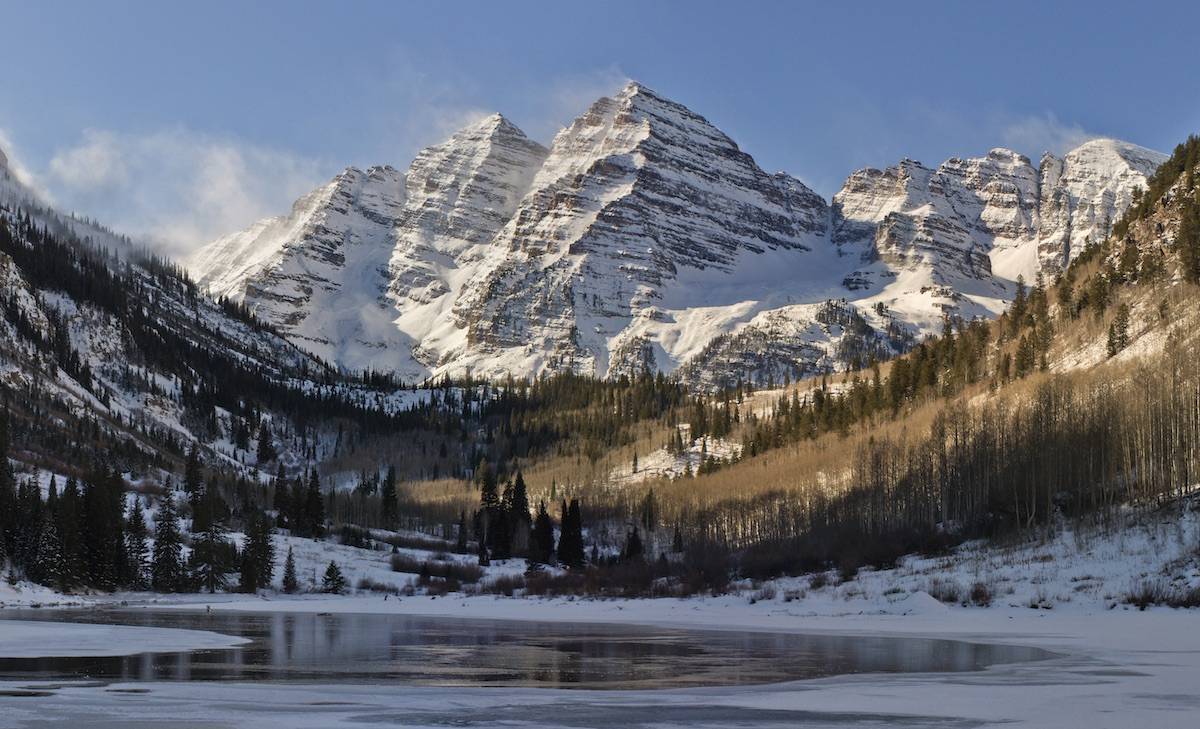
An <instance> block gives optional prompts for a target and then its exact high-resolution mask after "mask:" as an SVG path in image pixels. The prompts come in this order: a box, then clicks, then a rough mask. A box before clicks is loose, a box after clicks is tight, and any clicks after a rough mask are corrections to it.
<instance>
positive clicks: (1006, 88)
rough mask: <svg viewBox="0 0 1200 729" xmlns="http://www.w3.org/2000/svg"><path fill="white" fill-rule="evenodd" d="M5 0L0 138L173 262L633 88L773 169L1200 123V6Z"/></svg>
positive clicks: (820, 172) (1158, 132) (1027, 147)
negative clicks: (321, 200)
mask: <svg viewBox="0 0 1200 729" xmlns="http://www.w3.org/2000/svg"><path fill="white" fill-rule="evenodd" d="M838 5H842V4H838V3H817V2H812V3H808V2H790V3H784V2H778V3H767V2H762V3H753V2H742V3H733V2H726V3H718V2H697V1H692V2H649V1H645V0H644V1H643V2H605V3H598V2H589V3H582V2H479V3H475V2H465V1H459V2H454V3H422V4H418V3H416V2H412V3H404V2H347V3H331V2H328V0H325V1H323V2H294V3H286V4H285V3H278V4H277V3H268V2H256V3H246V2H239V3H234V2H204V3H194V2H193V3H175V2H168V3H161V2H153V3H151V2H146V3H135V2H126V3H121V2H105V3H93V2H86V3H85V2H79V3H74V2H66V1H62V2H45V3H42V2H29V1H28V0H21V1H14V2H9V1H8V0H0V18H3V27H4V29H5V30H4V32H3V40H2V41H0V42H2V45H0V53H2V54H3V58H4V59H5V63H4V64H3V68H4V74H3V82H2V83H0V134H2V135H3V137H2V139H3V140H4V142H3V143H4V144H5V146H6V147H7V148H9V149H10V151H11V152H12V153H13V156H14V157H15V158H16V159H17V160H18V161H19V163H20V164H21V165H22V166H23V167H24V168H25V169H26V170H27V171H28V172H29V173H30V174H31V175H32V176H33V177H34V178H35V179H36V180H37V183H38V184H39V185H40V186H41V187H42V188H43V189H44V190H45V191H47V192H48V193H49V194H50V196H51V197H52V198H53V199H54V200H55V201H56V202H57V203H59V204H60V205H62V206H64V207H67V208H71V209H75V210H77V211H79V212H83V213H87V214H91V215H95V216H97V217H100V218H101V219H103V220H106V221H111V222H112V223H113V224H115V225H117V226H120V227H122V228H125V229H128V230H131V231H132V232H135V233H146V234H152V235H157V236H160V237H163V238H165V239H166V240H167V241H168V242H167V247H168V248H169V249H170V250H173V251H180V250H183V249H186V248H187V247H190V246H191V245H194V244H195V243H196V242H199V241H201V240H203V239H205V238H207V237H209V236H211V235H214V234H216V233H219V232H224V231H227V230H230V229H232V228H234V227H240V226H242V225H244V224H246V223H248V222H250V221H251V220H252V219H254V218H256V217H258V216H260V215H262V214H264V213H275V212H282V211H283V210H285V209H286V206H287V205H288V203H289V202H290V201H291V200H292V199H293V198H295V197H296V196H297V195H298V194H299V193H300V192H302V191H304V190H306V189H308V188H310V187H312V186H313V185H315V184H317V183H319V182H320V181H322V180H323V179H325V178H327V177H329V176H331V175H332V174H334V173H336V172H337V171H338V170H340V169H341V168H342V167H344V166H345V165H348V164H356V165H368V164H375V163H391V164H394V165H396V166H401V167H403V166H406V165H407V164H408V162H409V161H410V160H411V159H412V156H413V155H414V154H415V152H416V151H417V150H418V149H420V148H421V147H422V146H424V145H427V144H431V143H434V142H437V141H439V140H440V139H442V138H444V137H445V136H446V135H448V134H449V133H450V132H452V131H453V130H454V129H455V128H456V127H457V126H459V125H461V124H463V123H466V122H468V121H470V120H471V119H472V118H473V117H474V116H476V115H479V114H482V113H488V112H491V111H500V112H502V113H504V114H505V115H506V116H508V117H509V118H510V119H512V120H513V121H514V122H515V123H516V124H517V125H518V126H521V127H522V128H523V129H525V131H526V132H527V133H528V134H529V135H530V136H532V137H534V138H536V139H539V140H540V141H543V142H548V141H549V139H550V137H551V136H552V135H553V133H554V131H555V130H556V129H557V128H558V127H560V126H561V125H563V124H564V123H566V122H568V121H569V120H570V119H571V118H573V117H574V116H575V115H576V114H578V113H580V112H581V111H583V110H584V109H585V108H586V107H587V105H588V103H589V102H590V101H591V100H592V99H594V98H596V97H598V96H600V95H602V94H604V93H609V92H611V91H614V90H615V89H616V88H618V87H619V86H620V85H621V84H622V82H623V81H624V80H625V79H627V78H634V79H637V80H639V81H642V82H643V83H645V84H647V85H648V86H650V87H652V88H654V89H656V90H657V91H659V92H660V93H663V94H665V95H667V96H669V97H672V98H675V99H676V100H678V101H680V102H682V103H685V104H687V105H688V106H690V107H692V108H693V109H695V110H696V111H698V112H699V113H701V114H703V115H705V116H706V117H708V118H709V119H710V120H711V121H713V122H714V123H716V124H717V125H718V126H720V127H721V128H722V129H724V130H725V131H726V132H727V133H729V134H730V135H731V136H732V137H733V138H734V139H735V140H737V142H738V143H739V144H740V145H741V146H742V147H743V148H744V149H745V150H747V151H748V152H750V153H751V154H753V155H754V156H755V158H756V159H757V160H758V161H759V162H760V164H762V166H764V167H765V168H767V169H769V170H777V169H782V170H787V171H788V172H791V173H792V174H795V175H797V176H798V177H800V178H802V179H804V180H805V181H807V182H808V183H809V184H811V185H812V186H813V187H814V188H816V189H817V190H818V191H820V192H822V193H824V194H826V195H829V194H831V193H832V192H833V191H835V190H836V189H837V188H838V187H839V186H840V184H841V181H842V180H843V179H844V178H845V176H846V175H847V174H848V173H849V172H850V171H852V170H854V169H856V168H859V167H863V166H885V165H888V164H892V163H894V162H895V161H896V160H897V159H899V158H901V157H904V156H908V157H913V158H915V159H919V160H922V161H924V162H926V163H929V164H936V163H937V162H940V161H941V160H942V159H944V158H946V157H949V156H953V155H977V154H981V153H983V152H986V151H987V149H989V148H991V147H994V146H1010V147H1013V148H1015V149H1017V150H1018V151H1021V152H1024V153H1026V154H1028V155H1030V156H1032V157H1034V158H1035V159H1036V157H1037V156H1038V155H1040V153H1041V152H1042V151H1043V150H1045V149H1052V150H1054V151H1059V152H1061V151H1063V150H1064V149H1065V148H1067V147H1069V146H1070V145H1071V144H1073V143H1075V142H1078V141H1081V140H1082V139H1084V138H1086V137H1088V136H1095V135H1106V136H1115V137H1120V138H1123V139H1128V140H1129V141H1133V142H1137V143H1139V144H1143V145H1145V146H1149V147H1153V148H1158V149H1163V150H1167V151H1169V148H1170V147H1171V146H1173V145H1174V144H1175V143H1177V142H1178V141H1180V140H1182V139H1183V138H1184V137H1186V135H1187V134H1188V133H1190V132H1194V131H1197V130H1200V73H1197V63H1196V61H1195V58H1196V42H1195V40H1194V34H1195V30H1196V28H1198V27H1200V4H1197V3H1178V4H1161V5H1158V4H1154V3H1139V4H1138V5H1136V6H1132V5H1129V4H1127V3H1118V2H1106V1H1102V0H1097V1H1094V2H1086V3H1085V2H1079V3H1065V2H1064V3H1045V2H1039V3H1035V2H1012V1H1006V2H1003V3H975V2H947V3H896V2H886V3H884V2H880V3H871V2H859V3H854V4H845V5H847V6H848V7H844V8H842V7H837V6H838Z"/></svg>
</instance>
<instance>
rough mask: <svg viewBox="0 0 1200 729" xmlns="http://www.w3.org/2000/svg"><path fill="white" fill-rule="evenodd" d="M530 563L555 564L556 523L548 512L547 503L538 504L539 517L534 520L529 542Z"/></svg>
mask: <svg viewBox="0 0 1200 729" xmlns="http://www.w3.org/2000/svg"><path fill="white" fill-rule="evenodd" d="M529 542H530V543H529V561H530V562H532V563H534V564H553V559H554V522H553V521H551V520H550V514H549V513H548V512H547V511H546V502H545V501H543V502H541V503H539V504H538V513H537V517H535V518H534V520H533V533H532V534H531V535H530V540H529Z"/></svg>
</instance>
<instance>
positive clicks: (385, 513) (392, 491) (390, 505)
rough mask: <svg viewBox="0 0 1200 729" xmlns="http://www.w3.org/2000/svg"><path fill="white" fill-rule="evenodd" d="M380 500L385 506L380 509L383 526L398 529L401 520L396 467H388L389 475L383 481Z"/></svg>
mask: <svg viewBox="0 0 1200 729" xmlns="http://www.w3.org/2000/svg"><path fill="white" fill-rule="evenodd" d="M380 498H381V499H382V501H383V504H382V506H381V508H380V511H381V516H382V517H383V525H384V526H385V527H386V528H388V529H395V528H396V521H397V519H398V518H399V509H400V506H399V503H398V501H397V496H396V467H395V466H388V470H387V475H386V476H384V479H383V488H382V490H381V491H380Z"/></svg>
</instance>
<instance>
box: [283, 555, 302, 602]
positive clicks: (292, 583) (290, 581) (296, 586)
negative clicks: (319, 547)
mask: <svg viewBox="0 0 1200 729" xmlns="http://www.w3.org/2000/svg"><path fill="white" fill-rule="evenodd" d="M283 591H284V592H286V593H288V594H289V595H292V594H295V593H297V592H299V591H300V583H299V581H297V579H296V559H295V558H294V557H293V556H292V548H291V547H288V553H287V561H286V562H284V563H283Z"/></svg>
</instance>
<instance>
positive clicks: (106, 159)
mask: <svg viewBox="0 0 1200 729" xmlns="http://www.w3.org/2000/svg"><path fill="white" fill-rule="evenodd" d="M327 176H328V170H322V166H321V165H320V164H318V163H317V162H315V161H314V160H310V159H305V158H302V157H299V156H297V155H295V154H292V153H289V152H283V151H279V150H274V149H269V148H265V147H260V146H256V145H252V144H247V143H244V142H241V141H238V140H234V139H228V138H220V137H215V136H211V135H207V134H203V133H200V132H195V131H192V130H188V129H186V128H182V127H180V128H173V129H167V130H160V131H156V132H153V133H150V134H146V135H135V134H128V133H122V132H113V131H107V130H96V129H92V130H88V131H85V132H84V134H83V138H82V139H81V140H80V142H79V143H78V144H75V145H73V146H71V147H67V148H64V149H60V150H58V151H57V152H56V153H55V154H54V156H53V158H52V159H51V160H50V164H49V170H48V172H47V173H46V176H45V183H46V185H47V186H48V187H50V189H51V190H52V191H53V192H54V194H55V197H56V199H57V200H58V201H59V205H60V207H62V208H63V209H64V210H73V211H76V212H80V213H84V214H88V215H92V216H95V217H97V218H98V219H100V220H101V221H102V222H103V223H104V224H106V225H109V226H111V227H113V228H115V229H117V230H119V231H121V232H123V233H128V234H130V235H133V236H135V237H144V238H146V239H148V242H150V243H151V244H152V245H155V246H156V247H158V248H159V249H161V250H162V251H163V252H164V253H167V254H170V255H175V256H180V255H183V254H186V253H188V252H190V251H192V250H194V249H195V248H196V247H198V246H200V245H202V244H204V243H206V242H208V241H210V240H212V239H213V238H215V237H217V236H219V235H222V234H224V233H228V232H231V231H233V230H237V229H240V228H242V227H245V226H246V225H248V224H250V223H252V222H253V221H255V220H257V219H259V218H262V217H266V216H268V215H277V214H280V213H283V212H286V211H287V210H288V208H289V207H290V205H291V203H292V201H293V200H295V199H296V198H297V197H299V196H300V195H302V194H304V193H305V192H307V191H309V190H311V189H312V188H314V187H316V186H317V185H318V184H320V183H321V182H322V181H323V180H324V178H325V177H327Z"/></svg>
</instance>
